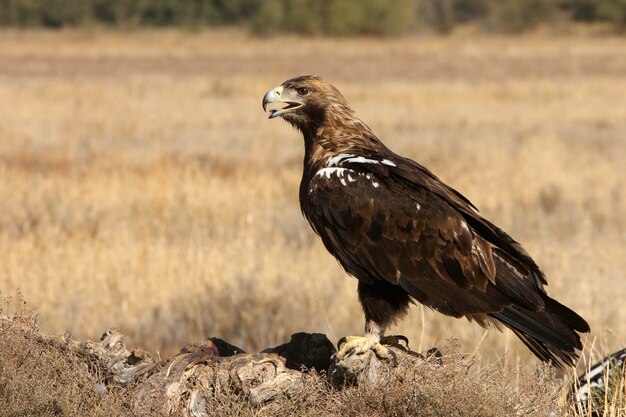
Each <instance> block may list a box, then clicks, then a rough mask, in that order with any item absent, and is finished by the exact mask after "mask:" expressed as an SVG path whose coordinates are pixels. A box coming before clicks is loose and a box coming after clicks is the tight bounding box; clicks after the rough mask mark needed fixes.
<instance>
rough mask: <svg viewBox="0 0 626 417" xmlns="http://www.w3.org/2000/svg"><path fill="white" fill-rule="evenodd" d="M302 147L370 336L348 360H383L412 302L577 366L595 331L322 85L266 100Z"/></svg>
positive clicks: (316, 226)
mask: <svg viewBox="0 0 626 417" xmlns="http://www.w3.org/2000/svg"><path fill="white" fill-rule="evenodd" d="M270 103H283V104H285V106H284V107H282V108H279V109H277V108H274V109H272V110H270V115H269V117H270V118H275V117H278V116H281V117H282V118H283V119H285V120H286V121H288V122H289V123H291V124H292V125H293V126H295V127H296V128H297V129H298V130H300V132H302V134H303V136H304V149H305V154H304V173H303V175H302V182H301V183H300V206H301V208H302V212H303V213H304V216H305V217H306V219H307V220H308V221H309V223H310V224H311V227H312V228H313V230H314V231H315V232H316V233H317V234H318V235H319V236H320V237H321V239H322V241H323V242H324V246H326V249H328V251H329V252H330V253H331V254H333V256H335V258H337V260H338V261H339V263H340V264H341V265H342V266H343V268H344V269H345V270H346V271H347V272H348V273H349V274H351V275H353V276H354V277H356V278H357V279H358V280H359V283H358V295H359V300H360V302H361V305H362V306H363V311H364V313H365V336H364V337H356V336H350V337H348V338H346V343H344V344H343V346H341V348H340V350H339V352H338V357H339V358H342V357H345V356H346V355H347V354H351V353H355V352H366V351H367V350H369V349H373V350H374V351H375V352H376V353H377V354H378V355H379V356H381V357H388V356H389V352H388V350H387V348H386V347H384V346H383V343H384V342H385V338H384V337H383V336H384V333H385V329H386V328H387V327H388V326H389V325H390V324H392V323H393V322H395V321H396V320H397V319H398V318H400V317H402V316H403V315H405V314H406V313H407V310H408V307H409V304H410V303H411V302H414V301H419V302H420V303H422V304H424V305H426V306H428V307H430V308H432V309H434V310H436V311H438V312H440V313H443V314H446V315H448V316H452V317H462V316H465V317H466V318H468V319H469V320H470V321H471V320H473V321H476V322H477V323H478V324H479V325H481V326H483V327H487V326H489V325H492V324H495V325H496V327H498V324H499V323H501V324H503V325H504V326H506V327H508V328H510V329H511V330H512V331H513V332H514V333H515V334H516V335H517V336H518V337H519V338H520V339H521V340H522V342H524V343H525V344H526V346H528V348H529V349H530V350H531V351H532V352H533V353H534V354H535V355H537V356H538V357H539V358H540V359H541V360H544V361H551V362H552V363H553V364H555V365H557V366H562V365H573V364H574V362H575V361H576V359H577V358H578V353H577V350H580V349H582V343H581V340H580V336H579V334H578V333H577V332H588V331H589V325H588V324H587V322H586V321H585V320H584V319H583V318H582V317H580V316H579V315H578V314H576V313H575V312H574V311H572V310H570V309H569V308H567V307H566V306H564V305H563V304H561V303H559V302H558V301H556V300H554V299H552V298H550V297H549V296H548V295H547V294H546V291H545V289H544V285H546V284H547V282H546V278H545V276H544V274H543V272H541V270H540V269H539V266H537V264H536V263H535V261H534V260H533V259H532V258H531V257H530V255H529V254H528V252H526V250H524V248H522V247H521V245H520V244H519V243H517V242H516V241H515V240H513V239H512V238H511V237H510V236H509V235H508V234H506V233H505V232H504V231H502V230H501V229H499V228H498V227H497V226H495V225H494V224H492V223H491V222H489V221H488V220H487V219H485V218H484V217H483V216H481V215H480V213H479V212H478V209H476V207H475V206H474V205H473V204H472V203H471V202H470V201H469V200H468V199H467V198H465V197H464V196H463V195H461V194H460V193H459V192H458V191H456V190H454V189H453V188H451V187H449V186H448V185H446V184H444V183H443V182H442V181H441V180H440V179H439V178H437V177H436V176H435V175H434V174H432V173H431V172H430V171H429V170H428V169H426V168H425V167H423V166H422V165H420V164H418V163H417V162H414V161H412V160H410V159H408V158H404V157H402V156H400V155H397V154H395V153H394V152H392V151H391V150H389V149H388V148H387V147H386V146H385V145H384V144H383V143H382V142H381V141H380V140H379V139H378V138H377V137H376V135H375V134H374V133H373V132H372V131H371V129H370V128H369V127H368V126H367V125H366V124H365V123H363V122H362V121H361V120H360V119H359V118H358V117H357V116H356V114H355V112H354V111H353V110H352V109H351V108H350V107H349V106H348V103H347V102H346V100H345V98H344V97H343V95H342V94H341V93H340V92H339V90H337V89H336V88H335V87H333V86H332V85H330V84H329V83H327V82H326V81H324V80H323V79H322V78H320V77H318V76H312V75H307V76H300V77H296V78H292V79H290V80H288V81H285V82H284V83H283V84H282V85H281V86H279V87H276V88H273V89H271V90H270V91H268V92H267V94H265V96H264V97H263V110H266V108H267V105H268V104H270Z"/></svg>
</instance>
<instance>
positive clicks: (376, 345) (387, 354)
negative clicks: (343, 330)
mask: <svg viewBox="0 0 626 417" xmlns="http://www.w3.org/2000/svg"><path fill="white" fill-rule="evenodd" d="M392 337H393V336H392ZM337 345H338V348H339V350H338V351H337V353H335V355H334V358H335V359H337V360H338V361H342V360H344V359H345V358H347V357H349V356H352V355H359V354H363V353H366V352H368V351H369V350H373V351H374V353H375V354H376V356H377V357H378V358H379V359H384V360H389V361H393V362H395V361H396V354H395V353H394V352H393V351H391V350H390V349H388V348H387V347H386V346H384V345H383V344H381V343H380V341H378V338H377V337H374V336H372V335H365V336H346V337H342V338H341V339H339V342H338V343H337Z"/></svg>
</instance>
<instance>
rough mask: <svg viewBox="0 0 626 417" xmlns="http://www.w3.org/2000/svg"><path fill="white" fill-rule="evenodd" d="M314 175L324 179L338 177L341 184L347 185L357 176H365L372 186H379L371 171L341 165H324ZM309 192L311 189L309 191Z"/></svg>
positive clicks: (355, 179) (356, 178)
mask: <svg viewBox="0 0 626 417" xmlns="http://www.w3.org/2000/svg"><path fill="white" fill-rule="evenodd" d="M315 177H325V178H326V179H331V178H332V177H336V178H337V179H339V182H340V183H341V185H344V186H345V185H348V184H350V183H352V182H356V181H358V179H359V178H361V177H365V178H366V179H367V180H369V181H370V183H371V184H372V186H373V187H374V188H378V187H380V182H378V181H377V179H376V177H375V176H374V175H373V174H371V173H369V172H368V173H363V172H357V171H354V170H352V169H349V168H342V167H336V166H333V167H326V168H322V169H320V170H319V171H317V172H316V173H315ZM309 192H311V191H309Z"/></svg>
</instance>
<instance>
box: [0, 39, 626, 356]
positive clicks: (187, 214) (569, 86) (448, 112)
mask: <svg viewBox="0 0 626 417" xmlns="http://www.w3.org/2000/svg"><path fill="white" fill-rule="evenodd" d="M0 39H2V42H0V62H1V63H2V65H0V296H2V297H12V300H13V301H16V300H17V299H18V294H19V293H21V296H22V297H23V299H24V300H25V301H26V303H27V305H28V306H29V307H30V308H35V310H36V311H37V312H38V313H39V315H40V320H41V323H42V327H43V329H44V330H47V331H49V332H51V333H63V332H65V331H66V330H68V331H70V332H71V333H72V334H73V336H74V337H76V338H79V339H83V338H91V339H94V338H97V337H99V335H100V334H101V332H102V331H104V330H105V329H106V328H108V327H110V326H116V327H118V328H120V329H121V330H122V331H123V332H124V333H125V334H126V335H128V336H129V338H130V341H129V343H131V344H133V343H134V344H137V345H141V346H142V347H144V348H145V349H147V350H151V351H153V352H157V351H158V352H160V354H161V355H162V356H167V355H168V354H171V353H173V352H175V351H177V350H178V348H180V347H181V346H182V345H184V344H185V343H186V342H188V341H193V340H202V339H203V338H205V337H208V336H219V337H222V338H224V339H226V340H228V341H230V342H231V343H234V344H237V345H241V346H242V347H243V348H244V349H246V350H257V349H260V348H264V347H267V346H270V345H276V344H279V343H282V342H284V341H285V340H287V339H288V337H289V335H290V334H291V333H294V332H298V331H309V332H323V333H326V334H328V335H329V337H330V338H331V339H338V338H339V337H341V336H344V335H347V334H359V333H361V332H362V330H363V329H362V328H363V315H362V312H361V311H360V306H359V304H358V301H357V297H356V280H355V279H353V278H349V277H347V276H346V275H345V274H344V272H343V271H342V270H341V268H340V267H339V265H338V264H337V263H336V262H335V261H334V260H333V259H332V258H331V256H330V255H329V254H327V253H326V251H325V249H324V248H323V247H322V245H321V243H320V242H319V239H318V238H317V237H316V236H314V234H313V232H312V231H311V230H310V229H309V226H308V225H307V224H306V223H305V221H304V220H303V218H302V216H301V214H300V210H299V206H298V201H297V188H298V184H299V180H300V175H301V165H302V157H303V149H302V148H303V145H302V139H301V137H300V135H299V134H298V133H297V132H296V131H295V130H293V129H291V128H290V127H289V126H288V124H287V123H284V122H282V121H280V120H272V121H268V120H267V119H266V115H265V114H264V113H263V111H262V110H261V98H262V96H263V94H264V93H265V91H266V90H268V89H269V88H271V87H274V86H276V85H278V84H280V83H281V82H282V81H284V80H285V79H287V78H290V77H292V76H294V75H298V74H308V73H313V74H319V75H322V76H324V77H325V78H327V79H328V80H329V81H331V82H332V83H334V84H335V85H336V86H337V87H338V88H339V89H340V90H341V91H343V92H344V94H345V96H346V97H347V99H348V100H349V101H350V102H351V104H352V106H353V107H354V108H355V109H356V111H357V113H358V114H359V115H360V117H361V118H362V119H363V120H364V121H365V122H366V123H368V124H369V125H370V126H371V127H372V128H373V130H374V131H375V132H377V134H378V136H379V137H380V138H382V139H383V140H384V141H385V142H386V143H387V144H388V145H389V146H390V147H391V148H392V149H394V150H395V151H397V152H398V153H401V154H403V155H406V156H409V157H411V158H413V159H415V160H417V161H419V162H421V163H423V164H424V165H426V166H428V167H429V168H430V169H431V170H433V171H434V172H435V173H436V174H438V175H439V176H440V177H441V178H442V179H443V180H444V181H446V182H447V183H449V184H451V185H452V186H454V187H455V188H457V189H458V190H459V191H461V192H462V193H464V194H465V195H466V196H468V197H469V198H470V199H471V200H472V201H473V202H474V204H476V205H477V206H478V207H479V209H481V211H482V212H483V213H484V214H485V215H486V216H487V217H488V218H490V219H491V220H493V221H494V222H495V223H496V224H498V225H500V226H501V227H503V228H504V229H505V230H507V231H509V232H510V233H511V235H512V236H513V237H514V238H516V239H517V240H519V241H520V242H521V243H522V244H523V245H524V246H525V247H526V248H527V249H528V250H529V252H530V253H531V254H532V255H533V256H534V257H535V259H536V260H537V261H538V263H539V264H540V265H541V266H542V268H543V269H544V271H545V272H546V274H547V276H548V280H549V284H550V285H549V287H548V292H549V294H550V295H552V296H554V297H555V298H557V299H558V300H560V301H561V302H563V303H565V304H567V305H568V306H570V307H572V308H573V309H574V310H576V311H577V312H579V313H580V314H581V315H583V316H584V317H585V318H586V319H587V320H588V321H589V323H590V324H591V327H592V329H593V332H592V334H591V336H590V337H589V338H588V339H587V346H588V347H592V346H593V347H594V352H596V353H595V355H596V356H595V358H598V356H600V355H601V354H603V353H609V352H610V351H613V350H617V349H618V348H621V347H624V345H625V342H626V320H624V317H625V315H626V307H625V304H624V300H626V285H625V282H626V281H625V277H626V257H625V256H624V254H625V253H626V218H625V217H624V214H625V213H626V176H625V175H624V163H625V162H626V138H625V137H624V132H625V131H626V105H625V103H626V79H625V78H624V74H626V39H625V38H622V37H617V36H609V35H604V36H602V37H597V36H590V35H588V34H584V33H583V34H569V35H558V36H555V35H553V34H550V35H548V34H545V33H543V32H541V31H538V32H533V33H531V34H527V35H525V36H523V37H511V36H483V35H480V34H472V35H467V34H463V33H458V34H453V35H451V36H449V37H437V36H421V37H401V38H393V39H374V38H365V39H364V38H350V39H331V38H321V39H320V38H298V37H289V36H279V37H273V38H270V39H254V38H250V37H249V36H248V35H246V34H245V33H243V32H241V31H238V30H221V31H209V32H207V31H202V32H199V33H193V34H190V33H187V32H184V31H177V30H160V31H145V30H144V31H137V32H133V33H116V32H111V31H93V32H85V31H71V30H66V31H60V32H48V31H26V32H23V31H11V30H5V31H3V32H2V33H0ZM13 304H14V303H13ZM13 304H12V303H11V302H9V305H7V306H5V312H6V311H10V310H11V309H14V308H16V307H15V306H14V305H13ZM392 333H400V334H404V335H406V336H408V337H409V338H410V340H411V343H412V347H413V348H416V349H417V348H419V349H426V348H429V347H432V346H437V345H441V344H443V343H445V342H444V341H445V340H446V339H449V338H456V339H458V343H459V344H460V350H461V351H462V352H467V353H475V354H476V355H477V356H478V357H479V358H481V359H483V360H487V361H491V360H494V359H496V358H501V359H502V361H503V362H504V363H505V364H508V365H510V366H526V363H527V361H528V360H531V356H532V355H531V354H530V353H528V352H527V350H526V349H525V347H524V346H523V345H521V343H519V342H518V341H517V340H516V338H515V337H514V336H513V335H510V334H508V333H505V334H500V333H499V332H497V331H492V332H490V333H489V334H487V335H485V332H484V330H482V329H481V328H479V327H478V326H476V325H474V324H470V323H468V322H466V321H462V320H454V319H449V318H445V317H443V316H441V315H439V314H436V313H433V312H430V311H428V310H427V309H420V308H419V307H414V308H413V309H412V310H411V313H410V315H409V317H408V318H407V319H405V320H404V321H403V322H401V323H400V324H399V325H398V326H397V327H395V328H394V329H392ZM532 361H533V362H531V363H535V362H534V359H532Z"/></svg>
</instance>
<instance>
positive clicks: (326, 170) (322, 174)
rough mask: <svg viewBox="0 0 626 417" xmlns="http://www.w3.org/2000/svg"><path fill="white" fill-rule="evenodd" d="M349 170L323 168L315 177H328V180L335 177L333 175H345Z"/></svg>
mask: <svg viewBox="0 0 626 417" xmlns="http://www.w3.org/2000/svg"><path fill="white" fill-rule="evenodd" d="M347 170H348V169H347V168H336V167H332V168H322V169H320V170H319V171H317V173H316V174H315V176H317V177H326V178H327V179H330V176H331V175H333V174H336V175H343V173H344V171H347Z"/></svg>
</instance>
